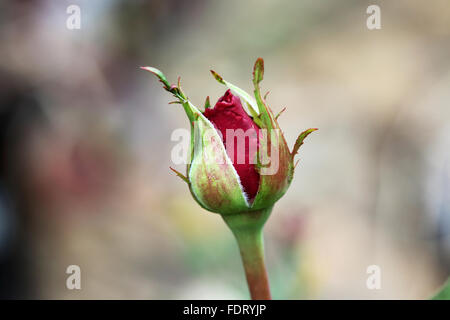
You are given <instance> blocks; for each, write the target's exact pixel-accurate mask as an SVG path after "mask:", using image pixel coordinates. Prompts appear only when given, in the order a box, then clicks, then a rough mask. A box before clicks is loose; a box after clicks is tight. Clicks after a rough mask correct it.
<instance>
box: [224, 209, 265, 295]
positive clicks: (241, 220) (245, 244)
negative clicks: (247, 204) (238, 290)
mask: <svg viewBox="0 0 450 320" xmlns="http://www.w3.org/2000/svg"><path fill="white" fill-rule="evenodd" d="M271 211H272V208H268V209H264V210H260V211H252V212H244V213H239V214H231V215H223V216H222V217H223V219H224V220H225V222H226V224H227V225H228V226H229V227H230V229H231V231H232V232H233V234H234V236H235V238H236V241H237V243H238V245H239V250H240V252H241V258H242V263H243V265H244V269H245V276H246V278H247V284H248V288H249V290H250V296H251V298H252V299H253V300H270V299H271V295H270V287H269V279H268V277H267V271H266V265H265V262H264V241H263V232H262V230H263V226H264V223H265V222H266V220H267V218H268V217H269V215H270V212H271Z"/></svg>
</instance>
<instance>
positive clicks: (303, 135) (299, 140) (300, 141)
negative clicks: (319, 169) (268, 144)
mask: <svg viewBox="0 0 450 320" xmlns="http://www.w3.org/2000/svg"><path fill="white" fill-rule="evenodd" d="M316 130H319V129H317V128H311V129H308V130H305V131H303V132H302V133H300V135H299V136H298V138H297V140H295V144H294V148H293V149H292V158H293V157H294V156H295V155H296V154H297V152H298V149H299V148H300V146H301V145H302V144H303V140H305V138H306V137H307V136H308V135H309V134H310V133H311V132H314V131H316Z"/></svg>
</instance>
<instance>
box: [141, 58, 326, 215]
mask: <svg viewBox="0 0 450 320" xmlns="http://www.w3.org/2000/svg"><path fill="white" fill-rule="evenodd" d="M142 69H144V70H147V71H150V72H152V73H154V74H155V75H156V76H157V77H158V78H159V79H160V81H161V82H162V83H163V85H164V89H166V90H167V91H169V92H171V93H172V94H173V95H174V96H175V97H176V98H177V99H178V101H176V103H180V104H181V105H182V106H183V107H184V109H185V111H186V114H187V116H188V118H189V120H190V123H191V130H192V134H191V137H192V139H191V155H190V158H191V159H190V161H191V163H190V164H188V168H187V175H186V176H184V175H182V174H181V173H179V172H177V175H178V176H180V177H181V178H183V180H185V181H186V182H187V183H188V185H189V187H190V189H191V192H192V195H193V196H194V198H195V200H197V202H198V203H199V204H200V205H201V206H202V207H203V208H205V209H207V210H209V211H212V212H217V213H220V214H232V213H240V212H247V211H255V210H261V209H265V208H270V207H272V206H273V204H274V203H275V202H276V201H277V200H279V199H280V198H281V197H282V196H283V194H284V193H285V192H286V190H287V189H288V187H289V184H290V183H291V181H292V177H293V174H294V163H293V160H294V155H295V154H296V153H297V151H298V148H299V147H300V145H301V144H302V143H303V139H304V138H306V136H307V135H308V134H310V133H311V132H313V131H315V130H317V129H309V130H306V131H304V132H303V133H302V134H300V136H299V137H298V139H297V141H296V143H295V145H294V148H293V150H292V152H290V151H289V148H288V146H287V144H286V140H285V138H284V136H283V134H282V132H281V130H280V128H279V125H278V122H277V118H278V116H274V114H273V113H272V110H271V109H270V108H269V107H268V106H267V105H266V103H265V100H264V99H263V98H262V97H261V94H260V89H259V82H260V81H261V80H262V78H263V72H264V63H263V60H262V59H261V58H259V59H258V60H257V61H256V63H255V67H254V72H253V84H254V87H255V90H254V94H255V98H253V97H251V96H250V95H249V94H247V93H246V92H245V91H243V90H242V89H240V88H238V87H236V86H234V85H233V84H231V83H229V82H227V81H225V80H224V79H223V78H222V77H221V76H219V75H218V74H217V73H215V72H214V71H211V73H212V74H213V76H214V77H215V79H216V80H217V81H218V82H220V83H222V84H224V85H226V86H227V87H228V90H227V91H226V93H225V95H224V96H223V97H221V98H220V99H219V100H218V101H217V103H216V105H215V106H214V108H211V106H210V105H209V98H208V99H207V102H206V105H205V111H204V112H201V111H200V110H199V109H198V108H197V107H195V106H194V105H193V104H192V103H191V102H190V101H189V100H188V99H187V98H186V97H185V95H184V93H183V92H182V90H181V88H180V86H179V84H178V86H176V85H171V84H169V82H168V81H167V80H166V78H165V76H164V75H163V74H162V72H161V71H159V70H158V69H155V68H152V67H144V68H142ZM232 92H233V93H235V94H236V95H234V94H233V93H232ZM241 99H242V101H243V102H244V103H245V104H246V106H247V108H248V110H249V112H250V115H249V114H248V113H247V112H246V111H245V110H244V108H243V106H242V103H241ZM238 129H241V130H243V131H242V132H244V133H246V132H247V133H248V132H250V134H247V136H246V137H244V138H245V141H239V138H240V137H241V136H239V135H238V134H236V135H235V137H236V138H237V140H238V141H237V142H236V141H234V143H233V145H234V148H233V150H230V148H228V141H227V130H238ZM261 129H263V130H261ZM264 130H265V131H264ZM231 132H233V131H231ZM234 132H236V131H234ZM247 139H248V140H247ZM241 142H243V144H244V145H245V149H244V150H243V151H245V154H244V156H243V157H242V155H241V154H239V152H238V151H239V149H238V146H239V145H240V143H241ZM241 145H242V144H241ZM241 150H242V149H241ZM230 153H232V154H233V155H234V156H233V159H231V158H230V157H229V154H230ZM239 157H241V159H244V161H243V162H242V161H237V160H239ZM211 159H215V160H216V161H211ZM271 161H272V162H277V163H275V164H274V163H271ZM271 165H272V167H273V168H275V169H276V170H272V171H271V170H269V169H270V166H271ZM172 170H173V169H172Z"/></svg>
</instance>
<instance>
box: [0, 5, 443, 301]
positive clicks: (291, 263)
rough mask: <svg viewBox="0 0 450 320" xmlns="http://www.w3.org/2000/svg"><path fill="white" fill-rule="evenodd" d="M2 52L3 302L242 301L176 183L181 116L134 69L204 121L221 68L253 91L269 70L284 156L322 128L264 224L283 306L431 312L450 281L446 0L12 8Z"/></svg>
mask: <svg viewBox="0 0 450 320" xmlns="http://www.w3.org/2000/svg"><path fill="white" fill-rule="evenodd" d="M72 4H76V5H78V6H79V7H80V8H81V29H79V30H69V29H67V28H66V20H67V19H68V17H69V14H67V12H66V9H67V7H68V6H69V5H72ZM371 4H378V5H379V6H380V8H381V25H382V28H381V29H380V30H372V31H371V30H368V29H367V27H366V19H367V17H368V14H366V9H367V7H368V6H369V5H371ZM0 43H1V45H0V121H1V123H0V150H1V159H0V296H1V297H2V298H44V299H47V298H52V299H94V298H100V299H213V298H219V299H229V298H237V299H241V298H248V292H247V287H246V283H245V277H244V273H243V269H242V266H241V261H240V257H239V253H238V249H237V246H236V244H235V242H234V239H233V238H232V235H231V232H230V231H229V230H228V229H227V228H226V226H225V224H224V223H223V221H222V219H221V218H220V216H219V215H216V214H212V213H209V212H206V211H204V210H203V209H201V208H200V207H199V206H198V205H197V204H196V203H195V202H194V200H193V199H192V198H191V196H190V193H189V191H188V189H187V187H186V185H185V184H184V183H183V182H182V181H181V180H180V179H179V178H177V177H176V176H175V175H174V174H173V173H172V172H171V171H170V170H169V166H173V164H172V163H171V150H172V148H173V147H174V146H175V145H176V143H177V142H175V141H172V140H171V134H172V132H173V130H175V129H177V128H186V129H187V128H188V126H189V124H188V121H187V119H186V117H185V115H184V112H183V110H182V109H181V107H180V106H179V105H168V104H167V103H168V102H169V101H171V100H170V99H171V97H170V96H169V94H168V93H167V92H165V91H164V90H162V88H161V85H160V83H158V82H157V81H156V79H155V77H153V76H152V75H151V74H149V73H147V72H145V71H142V70H140V69H139V66H145V65H150V66H155V67H158V68H159V69H161V70H163V71H164V72H165V74H166V75H167V77H168V78H169V80H171V81H175V80H176V78H177V76H181V79H182V85H183V88H184V90H185V92H186V93H187V94H188V95H189V97H190V99H191V100H192V101H193V102H194V104H196V105H199V106H202V105H203V102H204V99H205V97H206V96H207V95H209V96H210V97H211V98H212V101H213V102H215V101H216V100H217V98H218V97H220V96H221V95H222V94H223V93H224V87H223V86H220V85H219V84H218V83H217V82H216V81H214V79H213V78H212V77H211V75H210V73H209V69H211V68H213V69H214V70H216V71H218V72H219V73H220V74H222V75H223V76H224V77H225V78H226V79H228V80H229V81H231V82H233V83H235V84H237V85H238V86H240V87H241V88H243V89H246V90H250V89H251V71H252V66H253V63H254V61H255V59H256V58H257V57H259V56H261V57H263V58H264V60H265V64H266V73H265V79H264V81H263V82H262V87H263V90H264V91H266V90H270V92H271V93H270V95H269V98H268V103H269V105H270V106H271V107H272V109H273V110H274V111H275V112H277V111H279V110H281V109H282V108H283V107H287V110H286V111H285V113H284V114H283V115H282V116H281V117H280V124H281V126H282V128H283V130H284V133H285V136H286V138H287V141H288V143H289V145H290V146H292V145H293V143H294V141H295V138H296V136H297V135H298V133H299V132H301V131H303V130H304V129H307V128H310V127H318V128H319V129H320V130H319V131H318V132H317V133H314V134H312V135H311V136H310V137H308V139H307V141H306V143H305V144H304V145H303V146H302V148H301V149H300V154H299V159H300V163H299V165H298V167H297V171H296V173H295V178H294V181H293V183H292V185H291V188H290V189H289V191H288V192H287V194H286V195H285V196H284V198H283V199H282V200H280V201H279V202H278V203H277V205H276V207H275V209H274V211H273V213H272V216H271V217H270V219H269V221H268V223H267V225H266V229H265V242H266V254H267V263H268V270H269V277H270V281H271V285H272V291H273V292H272V293H273V296H274V298H277V299H366V298H367V299H394V298H395V299H425V298H428V297H430V296H431V295H432V294H433V292H434V291H435V290H436V289H437V288H438V287H439V286H440V285H441V284H442V283H443V282H444V280H445V279H446V278H447V276H448V275H449V273H450V122H449V120H450V106H449V101H450V5H449V3H448V1H447V0H433V1H419V0H415V1H411V0H397V1H377V0H373V1H361V0H346V1H339V2H338V1H332V0H321V1H313V0H302V1H287V0H277V1H269V0H250V1H239V0H229V1H218V0H215V1H214V0H209V1H208V0H192V1H181V0H164V1H163V0H159V1H157V0H151V1H138V0H135V1H124V0H114V1H113V0H111V1H109V0H108V1H107V0H95V1H92V0H70V1H62V0H58V1H56V0H48V1H24V0H22V1H2V2H1V3H0ZM175 168H177V169H178V170H181V171H183V170H184V168H183V166H175ZM73 264H74V265H79V266H80V267H81V285H82V289H81V290H68V289H67V288H66V279H67V277H68V275H67V274H66V268H67V266H69V265H73ZM373 264H375V265H378V266H380V268H381V289H380V290H369V289H368V288H367V287H366V280H367V278H368V276H369V275H368V274H367V273H366V270H367V267H368V266H369V265H373Z"/></svg>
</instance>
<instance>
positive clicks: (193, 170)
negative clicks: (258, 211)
mask: <svg viewBox="0 0 450 320" xmlns="http://www.w3.org/2000/svg"><path fill="white" fill-rule="evenodd" d="M188 179H189V181H190V189H191V192H192V194H193V195H194V198H195V199H196V200H197V202H199V203H200V204H201V205H202V207H204V208H206V209H207V210H209V211H212V212H217V213H220V214H232V213H237V212H244V211H248V210H249V204H248V201H247V198H246V196H245V193H244V191H243V187H242V185H241V183H240V179H239V175H238V174H237V172H236V170H235V168H234V166H233V164H232V162H231V160H230V158H229V157H228V155H227V153H226V150H225V146H224V144H223V142H222V139H221V138H220V136H219V134H218V132H217V130H216V129H215V128H214V125H213V124H212V123H211V122H209V120H208V119H206V118H205V117H204V116H203V115H202V114H199V116H198V121H197V122H196V123H195V125H194V154H193V157H192V163H191V164H190V166H189V172H188Z"/></svg>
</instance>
